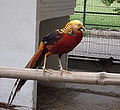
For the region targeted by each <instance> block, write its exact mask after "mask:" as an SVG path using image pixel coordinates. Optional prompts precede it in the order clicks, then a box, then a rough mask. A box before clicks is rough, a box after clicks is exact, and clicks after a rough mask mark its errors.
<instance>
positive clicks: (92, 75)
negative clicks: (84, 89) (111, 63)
mask: <svg viewBox="0 0 120 110" xmlns="http://www.w3.org/2000/svg"><path fill="white" fill-rule="evenodd" d="M51 73H52V74H51ZM69 73H71V74H69ZM69 73H68V71H64V72H63V74H62V75H60V71H55V70H48V72H45V73H43V70H42V69H26V68H25V69H20V68H8V67H0V77H1V78H16V79H18V78H20V79H27V80H39V81H44V82H63V83H66V82H67V83H82V84H100V85H119V84H120V74H113V73H105V72H73V71H69Z"/></svg>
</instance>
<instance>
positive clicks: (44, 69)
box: [42, 67, 52, 74]
mask: <svg viewBox="0 0 120 110" xmlns="http://www.w3.org/2000/svg"><path fill="white" fill-rule="evenodd" d="M42 68H43V74H45V73H46V72H47V73H50V74H52V72H50V71H49V70H47V69H46V68H44V67H42Z"/></svg>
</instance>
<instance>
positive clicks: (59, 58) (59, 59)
mask: <svg viewBox="0 0 120 110" xmlns="http://www.w3.org/2000/svg"><path fill="white" fill-rule="evenodd" d="M61 56H62V55H61V54H60V55H58V62H59V68H60V71H61V75H62V73H63V67H62V62H61Z"/></svg>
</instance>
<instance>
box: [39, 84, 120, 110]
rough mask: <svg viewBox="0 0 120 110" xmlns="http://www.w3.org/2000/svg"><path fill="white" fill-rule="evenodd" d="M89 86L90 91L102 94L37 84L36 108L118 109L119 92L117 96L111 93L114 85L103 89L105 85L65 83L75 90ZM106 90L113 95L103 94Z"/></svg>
mask: <svg viewBox="0 0 120 110" xmlns="http://www.w3.org/2000/svg"><path fill="white" fill-rule="evenodd" d="M72 86H73V87H72ZM89 86H90V89H91V90H92V91H99V92H100V91H101V92H102V93H103V95H100V94H93V93H87V92H86V93H85V91H84V92H79V91H75V90H69V89H65V88H62V89H61V88H56V87H50V86H49V87H48V86H45V85H44V86H43V85H39V87H38V106H37V110H120V94H119V92H118V93H117V95H118V97H117V96H116V97H113V96H114V92H115V91H114V92H112V93H111V91H112V88H113V87H114V86H113V87H112V86H106V87H107V89H105V88H106V87H102V86H99V87H98V86H95V85H92V86H91V85H87V86H85V85H78V84H66V87H67V88H69V87H70V88H71V87H72V88H76V90H77V89H78V88H81V89H83V88H89ZM98 88H99V89H98ZM110 88H111V89H110ZM114 89H115V88H114ZM118 90H119V89H118ZM106 91H107V93H108V94H109V93H111V94H113V96H109V95H106V94H104V92H106ZM116 91H117V90H116Z"/></svg>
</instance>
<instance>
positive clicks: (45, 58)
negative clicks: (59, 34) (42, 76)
mask: <svg viewBox="0 0 120 110" xmlns="http://www.w3.org/2000/svg"><path fill="white" fill-rule="evenodd" d="M46 62H47V56H46V54H45V57H44V61H43V67H42V68H43V72H45V69H46Z"/></svg>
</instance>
